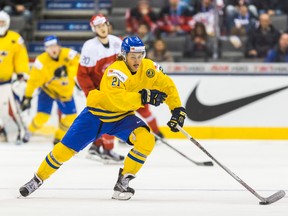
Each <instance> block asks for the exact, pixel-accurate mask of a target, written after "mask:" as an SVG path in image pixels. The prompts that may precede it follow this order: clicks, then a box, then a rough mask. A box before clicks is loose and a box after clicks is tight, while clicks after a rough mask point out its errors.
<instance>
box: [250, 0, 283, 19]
mask: <svg viewBox="0 0 288 216" xmlns="http://www.w3.org/2000/svg"><path fill="white" fill-rule="evenodd" d="M280 2H281V0H280V1H278V0H253V3H254V5H255V6H256V7H257V9H258V12H259V14H262V13H267V14H269V15H270V16H273V15H281V14H282V11H281V6H280ZM286 4H287V3H286Z"/></svg>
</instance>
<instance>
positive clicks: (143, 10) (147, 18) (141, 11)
mask: <svg viewBox="0 0 288 216" xmlns="http://www.w3.org/2000/svg"><path fill="white" fill-rule="evenodd" d="M156 22H157V15H156V13H155V12H154V11H153V9H152V8H151V7H150V6H149V1H148V0H139V2H138V6H137V7H135V8H132V9H128V10H127V11H126V32H127V33H128V34H135V33H137V30H138V27H139V24H140V23H146V24H147V25H148V26H149V28H150V29H151V31H152V32H155V31H156V28H157V24H156Z"/></svg>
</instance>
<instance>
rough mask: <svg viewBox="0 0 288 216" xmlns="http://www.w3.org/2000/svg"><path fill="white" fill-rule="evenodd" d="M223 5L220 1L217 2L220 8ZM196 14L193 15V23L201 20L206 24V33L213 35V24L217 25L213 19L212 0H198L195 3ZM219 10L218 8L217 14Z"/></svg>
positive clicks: (213, 8)
mask: <svg viewBox="0 0 288 216" xmlns="http://www.w3.org/2000/svg"><path fill="white" fill-rule="evenodd" d="M222 6H223V5H222V4H221V1H219V2H218V3H217V7H218V8H221V7H222ZM195 12H196V14H195V15H194V16H193V23H195V22H202V23H203V24H204V25H205V26H206V31H207V34H208V35H210V36H214V35H215V33H216V32H215V30H216V29H215V25H216V24H217V25H219V23H215V22H217V21H216V19H215V5H214V2H213V0H198V2H196V4H195ZM220 14H221V10H219V15H220Z"/></svg>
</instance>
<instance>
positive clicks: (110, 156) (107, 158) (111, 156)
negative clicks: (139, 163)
mask: <svg viewBox="0 0 288 216" xmlns="http://www.w3.org/2000/svg"><path fill="white" fill-rule="evenodd" d="M101 156H102V160H103V163H104V164H123V161H124V156H122V155H119V154H117V153H116V152H114V151H112V150H103V153H102V155H101Z"/></svg>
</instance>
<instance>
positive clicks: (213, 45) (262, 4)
mask: <svg viewBox="0 0 288 216" xmlns="http://www.w3.org/2000/svg"><path fill="white" fill-rule="evenodd" d="M0 9H1V10H4V11H6V12H7V13H9V14H10V16H11V25H10V29H11V30H14V31H17V32H19V33H20V34H21V35H22V36H23V38H24V40H25V43H26V45H27V48H28V52H29V57H30V58H31V59H33V58H35V56H37V55H38V54H39V53H41V52H43V51H44V47H43V42H42V41H43V38H44V37H45V36H47V35H50V34H55V35H57V36H58V37H59V38H60V39H61V41H62V45H63V46H66V47H71V48H73V49H75V50H77V51H79V52H80V51H81V47H82V45H83V42H84V41H85V40H87V39H88V38H92V37H93V36H94V35H93V34H94V33H93V32H92V31H91V29H90V26H89V20H90V17H91V16H92V15H94V14H98V13H102V14H104V15H105V16H107V18H108V20H109V22H110V27H111V28H110V32H111V34H114V35H117V36H119V37H121V38H122V37H124V36H126V35H134V34H137V35H138V36H139V37H141V39H142V40H143V42H145V44H146V47H147V56H148V58H151V59H153V60H154V61H156V62H195V61H196V62H210V61H211V62H215V61H220V62H221V61H225V62H288V26H287V23H288V20H287V13H288V2H287V1H285V0H154V1H152V0H96V1H95V0H82V1H76V0H42V1H39V0H32V1H28V0H22V1H20V0H0Z"/></svg>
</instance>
